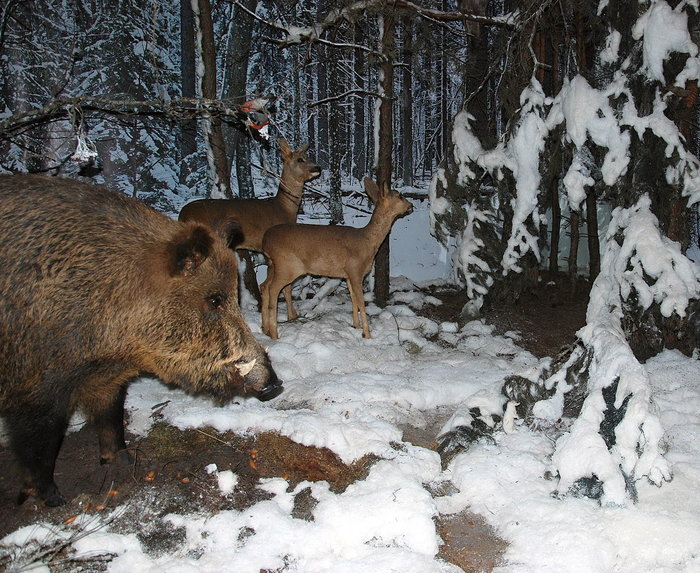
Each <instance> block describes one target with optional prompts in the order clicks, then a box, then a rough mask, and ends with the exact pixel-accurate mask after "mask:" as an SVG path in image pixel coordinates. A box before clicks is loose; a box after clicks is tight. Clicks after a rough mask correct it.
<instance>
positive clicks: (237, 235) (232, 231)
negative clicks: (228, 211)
mask: <svg viewBox="0 0 700 573" xmlns="http://www.w3.org/2000/svg"><path fill="white" fill-rule="evenodd" d="M221 233H222V234H223V236H224V240H225V241H226V244H227V245H228V248H229V249H233V250H235V249H236V247H238V245H240V244H241V243H242V242H243V241H244V240H245V236H244V234H243V229H241V226H240V225H239V224H238V221H236V219H227V220H226V221H225V222H224V223H223V224H222V225H221Z"/></svg>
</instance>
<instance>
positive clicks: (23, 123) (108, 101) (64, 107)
mask: <svg viewBox="0 0 700 573" xmlns="http://www.w3.org/2000/svg"><path fill="white" fill-rule="evenodd" d="M87 113H103V114H111V115H148V116H163V117H169V118H173V119H192V118H194V117H197V116H209V117H211V116H213V115H218V116H219V117H222V118H224V119H228V120H229V121H235V122H244V121H245V118H246V117H247V112H245V111H242V110H241V105H240V104H239V103H236V102H234V101H232V100H230V99H205V98H175V99H170V100H134V99H128V98H124V99H121V98H118V97H114V96H109V97H74V98H61V99H55V100H52V101H50V102H48V103H47V104H45V105H44V106H43V107H41V108H38V109H32V110H29V111H25V112H21V113H16V114H13V115H11V116H9V117H7V118H5V119H3V120H1V121H0V139H8V138H11V137H13V136H16V135H18V134H20V133H22V132H24V131H26V130H27V129H29V128H31V127H33V126H35V125H39V124H42V123H45V122H48V121H53V120H56V119H62V118H70V117H74V116H78V115H83V116H84V115H86V114H87Z"/></svg>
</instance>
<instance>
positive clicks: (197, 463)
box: [0, 282, 586, 572]
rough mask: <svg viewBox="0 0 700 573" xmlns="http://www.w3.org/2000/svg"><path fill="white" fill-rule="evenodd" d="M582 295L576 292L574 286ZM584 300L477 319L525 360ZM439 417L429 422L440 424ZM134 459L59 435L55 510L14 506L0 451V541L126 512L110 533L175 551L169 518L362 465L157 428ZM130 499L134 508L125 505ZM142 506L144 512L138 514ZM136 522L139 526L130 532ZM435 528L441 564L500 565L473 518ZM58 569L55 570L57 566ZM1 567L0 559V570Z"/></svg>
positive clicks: (494, 539)
mask: <svg viewBox="0 0 700 573" xmlns="http://www.w3.org/2000/svg"><path fill="white" fill-rule="evenodd" d="M579 290H582V289H579ZM430 294H431V295H432V296H435V297H436V298H440V299H441V300H442V301H443V304H442V305H439V306H428V308H426V309H425V310H424V311H422V312H423V313H424V314H426V315H427V316H430V317H431V318H433V319H435V320H440V321H446V320H452V321H454V320H457V317H458V316H459V313H460V311H461V309H462V306H463V305H464V303H465V299H464V295H463V294H462V293H460V292H455V291H453V290H449V289H445V290H435V291H433V292H431V293H430ZM585 309H586V293H585V292H579V294H578V296H571V289H570V288H568V286H567V285H566V284H564V283H562V282H560V283H559V284H556V285H555V284H549V285H545V286H543V287H542V288H541V289H540V291H538V292H537V293H528V294H526V295H524V296H522V297H521V298H520V301H519V304H517V305H515V306H496V307H492V308H490V309H489V310H488V311H487V312H486V313H485V319H486V321H487V322H488V323H490V324H493V325H494V326H495V328H496V332H497V333H499V334H503V333H505V332H509V331H511V332H513V331H514V332H517V333H519V335H520V339H519V343H520V345H521V346H523V347H524V348H526V349H528V350H529V351H530V352H532V353H533V354H534V355H536V356H539V357H543V356H553V355H555V354H556V353H557V352H558V350H559V348H560V347H561V346H562V345H564V344H567V343H568V342H571V341H572V340H573V339H574V334H575V332H576V331H577V330H578V329H579V328H580V327H581V326H583V324H584V321H585ZM442 421H444V420H440V419H436V420H435V425H436V426H437V425H438V424H441V423H442ZM404 430H405V433H404V439H405V440H406V441H411V442H413V443H415V444H418V445H421V446H424V447H429V448H435V447H436V446H437V444H435V442H434V438H435V429H434V428H432V427H431V428H428V429H427V430H426V429H417V428H411V427H406V428H405V429H404ZM130 447H131V449H130V453H131V455H132V458H133V460H132V461H130V462H126V461H125V462H122V463H121V464H116V465H108V466H100V465H99V464H98V463H97V459H98V451H97V439H96V436H95V433H94V432H93V431H92V430H91V429H90V428H85V429H82V430H81V431H79V432H74V433H70V434H68V435H67V437H66V439H65V441H64V444H63V447H62V448H61V453H60V456H59V459H58V462H57V467H56V473H55V475H56V482H57V483H58V485H59V487H60V488H61V490H62V492H63V494H64V495H65V496H66V498H68V499H70V500H71V501H70V502H69V503H68V504H67V505H65V506H63V507H60V508H46V507H44V506H43V505H41V504H37V503H34V502H33V500H29V501H27V502H25V503H24V504H23V505H22V506H17V505H16V504H15V499H16V495H17V490H18V485H17V484H18V481H17V474H16V467H15V464H14V460H13V458H12V456H11V454H10V452H9V451H8V449H7V448H4V447H0V538H1V537H3V536H4V535H6V534H7V533H10V532H12V531H14V530H16V529H17V528H19V527H21V526H23V525H27V524H30V523H34V522H40V521H49V522H52V523H61V522H70V520H72V519H74V518H75V516H76V515H79V514H82V513H88V514H97V513H99V512H106V511H108V509H109V508H113V507H116V506H119V505H124V504H126V505H127V508H131V509H127V510H126V512H125V513H123V514H122V515H121V516H120V517H119V518H117V520H115V522H113V523H112V525H111V526H112V527H113V528H115V529H117V530H123V531H125V532H126V531H131V532H134V531H137V532H138V533H137V535H138V537H139V539H140V540H141V542H142V543H143V544H144V545H145V546H146V547H147V548H148V549H149V550H150V551H151V552H153V553H166V552H167V551H168V550H169V549H173V548H175V547H177V545H178V543H179V542H180V541H181V539H182V536H183V535H184V533H183V532H182V531H177V530H174V529H173V528H172V526H170V527H168V526H165V525H164V522H163V521H162V520H161V518H162V517H163V516H164V515H166V514H168V513H173V512H176V513H187V512H194V511H197V512H201V511H203V510H205V509H208V510H210V511H211V512H216V511H221V510H224V509H232V508H235V509H242V508H245V507H249V506H251V505H253V504H255V503H257V502H258V501H260V500H262V499H265V498H268V497H270V496H269V494H267V493H266V492H264V491H263V490H261V489H260V488H259V487H258V483H259V480H260V478H263V477H274V476H278V477H284V478H285V479H287V480H288V481H289V482H290V485H291V486H292V487H293V486H295V485H296V484H298V483H299V482H300V481H303V480H309V481H317V480H325V481H327V482H329V484H330V485H331V488H332V489H333V490H334V491H337V492H341V491H343V490H344V489H345V488H346V487H347V486H348V485H349V484H351V483H353V482H354V481H356V480H358V479H362V478H363V477H364V476H366V474H367V472H368V471H369V468H370V467H371V465H372V463H373V462H374V461H375V460H373V459H371V458H366V459H362V460H359V461H358V462H356V463H354V464H353V465H351V466H348V465H346V464H344V463H342V462H341V461H340V459H339V458H338V457H337V456H336V455H335V454H334V453H333V452H331V451H330V450H327V449H318V448H310V447H306V446H301V445H299V444H296V443H294V442H292V441H291V440H289V439H288V438H285V437H282V436H279V435H274V434H262V435H258V436H240V435H234V434H232V433H227V434H219V433H216V432H215V431H213V430H212V431H209V430H187V431H181V430H178V429H175V428H172V427H170V426H167V425H165V424H163V423H156V425H155V426H154V428H153V430H152V431H151V433H150V434H149V435H148V436H147V437H145V438H142V439H137V440H134V441H133V442H131V443H130ZM212 463H214V464H216V465H217V468H218V470H220V471H223V470H233V471H234V472H235V473H236V474H237V475H238V476H239V483H238V487H237V488H236V491H235V494H234V495H233V496H227V497H225V496H222V495H220V493H219V490H218V485H217V482H216V479H215V477H214V476H213V475H211V474H210V473H208V472H207V470H206V467H207V466H208V465H209V464H212ZM130 501H133V503H127V502H130ZM314 505H315V500H314V498H313V496H312V495H311V494H310V490H304V491H302V492H301V493H299V494H298V495H297V498H296V500H295V507H294V514H293V515H294V516H295V517H297V518H298V519H306V520H310V519H313V513H312V512H313V507H314ZM144 507H147V508H148V510H147V511H144V509H143V508H144ZM136 525H138V527H136ZM437 526H438V529H439V532H440V535H441V537H442V539H443V540H444V545H443V547H442V549H441V552H440V557H441V558H442V559H444V560H446V561H450V562H452V563H454V564H456V565H458V566H459V567H461V568H462V569H463V570H464V571H465V572H476V571H491V570H492V569H493V567H494V566H496V565H497V564H498V563H499V560H500V559H501V556H502V555H503V552H504V551H505V549H506V547H507V544H506V543H505V542H504V541H503V540H502V539H500V538H498V536H497V535H496V534H495V532H494V531H493V530H492V529H491V528H490V527H489V526H488V525H487V524H486V523H485V522H484V521H483V520H482V519H481V518H480V517H479V516H477V515H474V514H470V513H468V512H465V513H462V514H459V515H457V516H452V517H449V518H441V519H439V520H438V522H437ZM60 557H61V558H62V559H63V560H60V559H59V560H57V561H56V563H57V564H56V565H55V566H52V570H54V571H81V570H82V571H99V570H104V569H106V564H105V563H102V562H99V561H96V562H93V563H91V564H90V565H89V566H85V565H84V564H82V565H80V566H78V565H77V564H76V563H72V562H71V561H70V560H67V561H66V560H65V558H66V556H65V555H60ZM59 562H60V564H58V563H59ZM5 565H7V563H3V557H2V555H1V554H0V571H1V570H3V568H4V566H5Z"/></svg>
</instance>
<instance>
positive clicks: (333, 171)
mask: <svg viewBox="0 0 700 573" xmlns="http://www.w3.org/2000/svg"><path fill="white" fill-rule="evenodd" d="M329 71H330V73H329V74H328V92H329V95H330V96H331V97H333V96H337V95H339V94H340V93H341V91H342V82H341V81H340V72H339V70H338V66H337V65H336V60H335V59H331V60H330V61H329ZM325 107H326V108H327V110H328V135H329V138H328V145H329V157H328V159H329V161H328V168H329V171H330V189H329V196H330V197H329V199H330V201H329V202H330V204H329V206H328V208H329V211H330V224H331V225H342V224H343V222H344V220H343V190H342V188H341V178H340V163H341V161H342V156H343V149H345V140H344V138H343V133H342V111H341V109H339V107H340V106H338V105H336V104H335V103H329V104H328V105H327V106H325Z"/></svg>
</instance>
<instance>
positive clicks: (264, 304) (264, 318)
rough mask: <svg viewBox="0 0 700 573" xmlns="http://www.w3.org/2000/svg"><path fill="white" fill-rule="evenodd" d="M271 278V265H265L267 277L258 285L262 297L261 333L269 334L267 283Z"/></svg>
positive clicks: (268, 293) (268, 294) (268, 291)
mask: <svg viewBox="0 0 700 573" xmlns="http://www.w3.org/2000/svg"><path fill="white" fill-rule="evenodd" d="M271 280H272V265H270V266H268V267H267V278H266V279H265V280H264V281H263V283H262V284H261V285H260V295H261V297H262V304H261V308H260V312H261V314H262V331H263V333H265V334H267V335H268V336H270V309H269V307H270V286H269V283H270V281H271Z"/></svg>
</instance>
